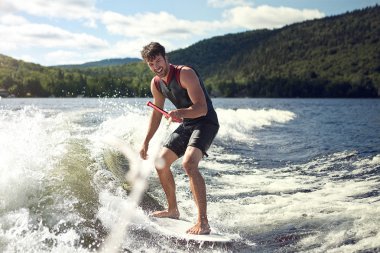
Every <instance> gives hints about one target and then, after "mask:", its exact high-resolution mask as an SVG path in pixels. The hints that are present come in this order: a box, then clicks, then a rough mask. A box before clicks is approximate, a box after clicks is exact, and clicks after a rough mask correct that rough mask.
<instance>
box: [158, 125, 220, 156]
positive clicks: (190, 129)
mask: <svg viewBox="0 0 380 253" xmlns="http://www.w3.org/2000/svg"><path fill="white" fill-rule="evenodd" d="M218 130H219V125H215V124H210V123H204V122H202V123H200V122H199V123H198V124H194V125H186V124H183V123H182V124H181V125H179V127H178V128H177V129H176V130H175V131H174V132H173V133H172V134H171V135H170V136H169V137H168V139H167V140H166V142H165V144H164V147H166V148H168V149H170V150H171V151H173V152H174V153H175V154H176V155H177V156H178V157H182V156H183V155H184V154H185V151H186V148H187V147H188V146H192V147H196V148H199V149H200V150H201V151H202V153H203V155H205V156H207V153H206V152H207V150H208V149H209V147H210V146H211V143H212V141H213V140H214V138H215V136H216V134H217V133H218Z"/></svg>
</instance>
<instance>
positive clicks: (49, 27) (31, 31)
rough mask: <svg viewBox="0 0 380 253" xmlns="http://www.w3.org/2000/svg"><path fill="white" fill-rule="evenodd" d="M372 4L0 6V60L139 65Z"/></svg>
mask: <svg viewBox="0 0 380 253" xmlns="http://www.w3.org/2000/svg"><path fill="white" fill-rule="evenodd" d="M375 4H380V0H282V1H280V0H267V1H264V0H203V1H202V0H191V1H178V0H54V1H46V0H0V54H4V55H7V56H10V57H13V58H16V59H20V60H24V61H27V62H34V63H38V64H41V65H44V66H52V65H60V64H80V63H85V62H90V61H97V60H103V59H110V58H126V57H137V58H141V56H140V51H141V49H142V47H143V46H144V45H146V44H148V43H149V42H151V41H158V42H160V43H161V44H162V45H164V46H165V48H166V51H167V52H170V51H173V50H176V49H180V48H186V47H188V46H190V45H192V44H194V43H196V42H198V41H200V40H203V39H208V38H211V37H214V36H219V35H224V34H228V33H237V32H244V31H248V30H255V29H263V28H266V29H276V28H281V27H283V26H284V25H288V24H293V23H296V22H301V21H305V20H312V19H318V18H323V17H326V16H332V15H338V14H342V13H345V12H347V11H352V10H356V9H362V8H365V7H368V6H374V5H375Z"/></svg>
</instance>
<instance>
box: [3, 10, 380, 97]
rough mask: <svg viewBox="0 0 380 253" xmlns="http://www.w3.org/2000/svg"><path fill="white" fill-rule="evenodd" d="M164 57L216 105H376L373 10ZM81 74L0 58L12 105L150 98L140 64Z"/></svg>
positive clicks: (379, 55)
mask: <svg viewBox="0 0 380 253" xmlns="http://www.w3.org/2000/svg"><path fill="white" fill-rule="evenodd" d="M168 55H169V59H170V61H171V62H173V63H175V64H187V65H191V66H193V67H195V68H196V69H197V70H198V71H199V72H200V73H201V75H202V78H203V80H204V81H205V83H206V87H207V89H208V91H209V92H210V93H211V94H212V95H213V96H218V97H379V96H380V7H379V6H377V5H376V6H373V7H368V8H366V9H363V10H357V11H354V12H350V13H346V14H342V15H338V16H332V17H327V18H323V19H318V20H311V21H305V22H302V23H297V24H293V25H289V26H285V27H283V28H281V29H275V30H254V31H247V32H243V33H237V34H227V35H224V36H218V37H214V38H211V39H207V40H202V41H200V42H198V43H196V44H194V45H192V46H190V47H188V48H185V49H180V50H176V51H173V52H170V53H169V54H168ZM133 60H134V61H136V59H133ZM107 62H109V63H110V64H109V65H108V66H104V65H105V64H107ZM111 63H112V64H111ZM87 66H89V65H83V66H80V67H78V66H64V67H62V66H61V67H43V66H40V65H37V64H33V63H26V62H23V61H17V60H14V59H12V58H10V57H7V56H3V55H0V88H3V89H5V90H7V91H8V92H9V93H10V94H13V95H15V96H17V97H25V96H36V97H47V96H56V97H66V96H86V97H94V96H110V97H113V96H127V97H132V96H138V97H144V96H151V94H150V89H149V83H150V80H151V78H152V77H153V75H152V73H151V72H150V71H149V69H148V68H147V66H146V64H144V63H143V62H132V63H128V64H120V65H115V62H113V61H112V60H111V61H110V60H107V61H101V62H99V64H98V65H97V64H96V63H95V64H93V63H91V65H90V66H93V67H87Z"/></svg>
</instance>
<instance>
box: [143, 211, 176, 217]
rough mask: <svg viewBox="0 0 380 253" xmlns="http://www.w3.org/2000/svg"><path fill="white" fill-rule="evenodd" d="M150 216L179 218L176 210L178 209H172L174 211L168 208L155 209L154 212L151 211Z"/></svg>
mask: <svg viewBox="0 0 380 253" xmlns="http://www.w3.org/2000/svg"><path fill="white" fill-rule="evenodd" d="M150 216H152V217H156V218H172V219H178V218H179V212H178V210H174V211H169V210H164V211H156V212H153V213H151V214H150Z"/></svg>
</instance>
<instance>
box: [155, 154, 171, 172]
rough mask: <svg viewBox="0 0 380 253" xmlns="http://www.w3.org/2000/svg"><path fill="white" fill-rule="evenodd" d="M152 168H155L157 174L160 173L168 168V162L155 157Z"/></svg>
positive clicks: (162, 158)
mask: <svg viewBox="0 0 380 253" xmlns="http://www.w3.org/2000/svg"><path fill="white" fill-rule="evenodd" d="M154 167H156V170H157V172H158V173H160V172H161V171H164V170H165V169H169V168H170V164H169V162H168V161H166V160H165V158H164V157H157V158H156V160H155V161H154Z"/></svg>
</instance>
